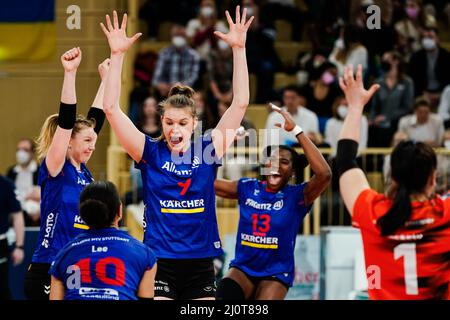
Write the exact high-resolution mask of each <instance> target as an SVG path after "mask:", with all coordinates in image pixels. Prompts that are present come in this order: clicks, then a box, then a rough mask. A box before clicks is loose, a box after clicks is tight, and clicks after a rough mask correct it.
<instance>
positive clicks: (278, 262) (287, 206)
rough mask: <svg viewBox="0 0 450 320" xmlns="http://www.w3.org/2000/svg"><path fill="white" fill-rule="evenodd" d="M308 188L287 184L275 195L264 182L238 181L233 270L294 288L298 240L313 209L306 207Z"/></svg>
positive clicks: (254, 180) (304, 184)
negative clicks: (305, 200) (295, 248)
mask: <svg viewBox="0 0 450 320" xmlns="http://www.w3.org/2000/svg"><path fill="white" fill-rule="evenodd" d="M305 186H306V183H303V184H301V185H286V186H285V187H284V188H283V189H281V190H280V191H278V192H276V193H275V192H272V191H270V190H268V189H266V183H265V182H261V181H258V180H256V179H241V180H239V182H238V197H239V198H238V199H239V210H240V217H239V227H238V233H237V239H236V252H235V258H234V260H233V261H231V263H230V267H236V268H238V269H240V270H242V271H244V272H245V273H247V274H248V275H250V276H253V277H276V278H278V279H279V280H281V281H282V282H283V283H286V284H287V285H288V286H292V282H293V280H294V270H295V265H294V247H295V240H296V237H297V232H298V230H299V228H300V225H301V223H302V221H303V218H304V217H305V215H306V214H307V213H308V212H309V210H310V209H311V206H305V202H304V194H303V191H304V188H305Z"/></svg>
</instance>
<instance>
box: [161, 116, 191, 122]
mask: <svg viewBox="0 0 450 320" xmlns="http://www.w3.org/2000/svg"><path fill="white" fill-rule="evenodd" d="M165 118H166V119H167V120H170V121H176V120H173V119H171V118H169V117H165ZM183 120H187V121H189V118H183V119H181V120H178V121H183Z"/></svg>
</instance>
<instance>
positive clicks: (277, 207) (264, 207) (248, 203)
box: [245, 198, 283, 211]
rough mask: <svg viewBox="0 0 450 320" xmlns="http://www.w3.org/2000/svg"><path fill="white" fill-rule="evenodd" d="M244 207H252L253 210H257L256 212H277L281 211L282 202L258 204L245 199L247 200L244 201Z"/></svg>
mask: <svg viewBox="0 0 450 320" xmlns="http://www.w3.org/2000/svg"><path fill="white" fill-rule="evenodd" d="M245 205H246V206H249V207H252V208H254V209H258V210H267V211H270V210H272V209H273V210H276V211H279V210H281V209H283V200H278V201H277V202H275V203H273V204H272V203H259V202H257V201H255V200H253V199H250V198H247V200H245Z"/></svg>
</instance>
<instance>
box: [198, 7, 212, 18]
mask: <svg viewBox="0 0 450 320" xmlns="http://www.w3.org/2000/svg"><path fill="white" fill-rule="evenodd" d="M200 14H201V15H202V16H203V17H205V18H211V17H212V15H213V14H214V9H213V8H212V7H210V6H204V7H202V8H201V9H200Z"/></svg>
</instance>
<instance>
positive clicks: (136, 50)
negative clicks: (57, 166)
mask: <svg viewBox="0 0 450 320" xmlns="http://www.w3.org/2000/svg"><path fill="white" fill-rule="evenodd" d="M237 4H241V5H242V6H245V7H247V8H249V9H248V10H249V11H248V12H251V14H252V15H254V16H255V17H257V19H256V20H255V23H254V24H253V25H254V26H252V29H251V30H250V31H249V35H248V40H247V52H248V64H249V72H250V92H251V99H250V100H251V101H250V103H251V104H250V106H249V108H248V112H247V115H246V121H245V122H246V123H245V124H243V125H244V126H245V127H246V129H249V130H251V129H254V130H256V131H255V132H257V137H258V138H257V140H256V144H253V145H252V146H251V147H248V145H247V147H238V148H236V149H235V150H234V152H233V154H232V155H231V156H229V157H228V158H227V159H226V160H225V161H224V165H223V166H222V168H221V169H220V171H219V175H220V176H222V177H228V178H233V179H237V178H240V177H244V176H246V177H257V176H258V165H259V163H258V161H257V159H258V155H259V154H260V153H261V150H262V147H263V145H264V138H263V130H264V129H266V128H267V125H268V123H269V121H268V119H269V117H270V109H269V108H268V103H269V102H273V103H275V104H276V105H279V106H282V105H284V100H283V92H284V89H285V88H286V87H290V86H295V87H296V88H298V92H299V99H300V100H299V101H301V104H302V105H303V106H304V107H306V108H308V109H309V110H310V111H312V112H314V114H315V115H316V117H317V120H318V128H316V129H314V128H313V129H311V130H310V132H309V133H308V134H309V135H310V137H311V138H312V139H313V141H314V142H315V144H316V145H317V146H318V147H319V148H320V150H321V151H322V153H323V154H324V155H325V156H326V158H327V160H329V162H330V164H331V165H333V158H334V155H335V146H336V141H337V133H336V131H333V130H336V129H335V128H336V126H339V121H341V122H342V119H340V116H339V113H338V112H337V110H338V109H339V108H338V107H339V106H340V105H342V104H345V101H343V100H344V99H343V98H342V93H341V92H340V89H339V88H338V86H337V76H339V75H340V74H341V72H342V66H343V65H344V64H346V63H350V62H355V63H362V64H363V67H364V71H365V83H366V84H371V83H373V82H374V81H376V80H377V79H382V78H383V75H384V73H383V72H385V70H384V69H383V61H385V60H386V53H387V54H388V55H389V54H391V55H392V51H393V50H395V51H396V52H399V53H400V54H399V55H400V58H401V60H402V62H401V72H402V76H403V77H405V78H407V79H409V80H408V81H406V83H407V84H406V85H404V86H400V87H396V88H394V89H392V88H391V89H389V88H387V89H386V90H384V91H383V93H380V94H384V95H385V96H384V98H385V100H383V101H388V102H385V103H386V104H388V105H387V106H386V105H383V104H382V103H381V102H380V100H377V99H374V101H372V102H371V103H370V105H368V106H367V107H366V108H367V109H366V111H367V112H366V117H367V121H366V127H365V129H364V130H365V133H364V136H365V139H366V140H365V144H364V145H363V149H362V150H361V153H360V157H359V158H358V159H359V161H360V165H361V166H362V168H363V169H364V171H365V172H366V174H367V176H368V178H369V180H370V184H371V186H372V187H373V188H374V189H376V190H378V191H382V190H383V189H384V185H385V183H386V179H387V177H388V172H389V166H388V165H387V161H386V159H387V158H388V157H389V154H390V151H391V147H392V146H393V145H394V144H395V143H397V142H398V141H399V140H401V139H404V138H407V137H409V138H413V139H416V140H420V139H421V138H422V137H423V139H422V140H423V141H424V142H427V143H429V144H431V145H432V146H433V147H435V148H436V151H437V153H438V155H439V156H438V161H439V163H438V183H439V185H438V192H444V191H446V190H448V189H449V182H450V177H449V171H450V170H449V169H450V129H449V127H450V53H449V52H448V51H450V2H449V1H438V0H435V1H433V0H429V1H427V0H423V1H422V0H285V1H283V0H278V1H270V0H265V1H257V0H254V1H253V0H242V1H235V0H228V1H227V0H223V1H222V0H216V1H214V0H203V1H200V0H177V1H176V0H161V1H159V0H128V1H127V0H95V1H93V0H15V1H8V2H2V3H0V97H1V100H0V132H1V134H2V140H3V141H2V143H1V151H0V173H1V174H2V175H6V173H7V172H8V170H9V169H10V168H11V167H14V166H15V165H16V149H17V143H18V142H19V141H20V140H21V139H23V138H31V139H34V138H36V136H37V135H38V134H39V130H40V128H41V126H42V123H43V122H44V120H45V119H46V117H47V116H48V115H50V114H52V113H55V112H56V110H57V106H58V105H59V98H60V91H61V80H62V75H63V71H62V68H61V63H60V59H59V57H60V55H61V54H62V53H63V52H65V51H66V50H68V49H70V48H72V47H74V46H79V47H80V48H81V49H82V50H83V61H82V63H81V67H80V69H79V71H78V79H77V98H78V106H79V112H81V113H86V111H87V110H88V108H89V107H90V103H91V102H92V100H93V97H94V95H95V92H96V90H97V87H98V84H99V76H98V71H97V66H98V64H99V63H101V62H102V61H103V60H104V59H105V58H107V57H108V56H109V47H108V43H107V42H106V40H105V37H104V35H103V33H102V31H101V29H100V26H99V23H100V22H101V21H102V19H104V17H105V14H108V13H109V14H111V12H112V10H113V9H116V10H118V12H119V14H122V13H124V12H127V13H128V15H129V24H128V34H129V35H131V34H134V33H136V32H143V36H142V37H141V39H140V40H139V43H138V44H137V45H135V46H133V47H132V49H131V50H130V51H129V53H128V54H127V56H126V61H125V66H124V72H123V79H122V92H123V93H122V96H121V107H122V108H123V110H124V111H125V112H126V113H128V115H129V116H130V118H131V119H132V120H133V121H134V122H135V124H136V125H137V126H138V128H139V129H140V130H142V131H143V132H146V133H148V134H156V135H157V134H158V132H159V131H158V130H159V123H158V119H157V118H158V114H157V106H156V101H159V100H160V99H161V98H162V97H163V96H164V92H163V90H161V89H160V87H159V84H160V82H162V81H163V79H164V77H168V75H167V74H166V73H167V72H169V71H167V70H160V68H159V64H158V59H160V58H161V56H162V54H161V53H162V52H164V49H165V48H167V47H170V46H174V45H176V44H175V43H176V41H174V38H175V37H176V36H180V35H181V36H182V37H184V38H185V40H186V45H187V46H189V47H190V48H191V49H192V50H191V51H192V52H193V55H195V59H194V60H195V61H196V62H189V63H195V64H196V65H195V66H192V68H191V70H195V72H194V73H193V74H190V75H189V76H190V77H191V79H190V80H191V81H192V84H191V85H193V86H194V88H195V89H196V90H197V91H198V92H199V94H198V95H197V96H196V103H197V107H198V111H200V112H201V120H202V126H203V129H208V128H210V127H212V126H214V124H216V123H217V121H218V119H219V118H220V115H221V114H222V113H223V112H224V109H226V107H227V103H229V101H230V95H229V90H230V80H231V71H230V63H231V56H230V55H227V53H226V50H227V48H221V45H220V44H219V43H217V41H216V40H215V39H214V38H213V37H211V33H210V32H211V30H214V29H219V30H221V28H225V29H226V24H225V23H224V14H223V13H224V12H225V10H226V9H228V10H229V9H230V8H234V6H235V5H237ZM206 6H209V7H212V8H214V10H215V12H217V19H214V22H213V23H212V24H211V25H209V26H207V27H205V28H202V26H201V24H202V23H204V20H203V19H202V17H201V15H202V14H206V15H207V13H205V11H204V10H203V11H202V7H206ZM408 7H409V8H413V7H414V8H418V9H416V11H418V13H417V12H416V14H414V10H412V9H408ZM369 8H370V9H369ZM374 8H375V9H374ZM202 12H203V13H202ZM423 27H433V28H436V29H437V30H438V32H437V37H438V38H437V45H438V46H439V48H440V50H442V52H443V56H445V57H447V58H448V59H446V60H445V59H444V60H441V59H438V60H437V61H436V63H437V64H438V67H437V69H439V70H441V72H439V74H433V73H432V72H429V73H426V74H420V73H418V72H417V68H416V67H418V66H419V64H420V63H421V60H420V57H419V55H418V54H417V53H418V52H421V50H423V48H422V46H423V41H422V40H423V39H422V37H423V35H422V34H421V28H423ZM343 29H345V30H347V32H348V33H349V32H352V34H354V37H352V39H350V40H349V41H351V44H352V46H351V48H352V49H351V50H353V51H352V52H346V53H345V54H344V55H343V54H341V53H340V51H339V50H340V49H341V44H340V41H339V39H340V38H342V33H341V32H342V30H343ZM447 50H448V51H447ZM187 63H188V62H187ZM171 68H172V69H171V70H170V72H172V73H177V72H178V73H182V72H183V70H179V69H182V68H180V67H178V69H177V66H173V67H171ZM231 70H232V69H231ZM427 77H429V78H430V79H431V78H432V79H431V80H432V81H434V82H433V83H434V85H433V88H431V87H429V86H427V83H428V80H430V79H428V78H427ZM424 79H426V80H427V81H425V80H424ZM431 80H430V81H431ZM408 84H411V85H410V86H409V87H408ZM407 90H410V91H411V92H410V93H409V94H408V95H406V98H402V99H398V96H399V95H401V94H403V92H404V91H407ZM386 97H388V98H386ZM152 98H153V99H152ZM155 99H156V100H155ZM386 99H387V100H386ZM418 99H419V100H420V99H425V100H426V101H427V102H428V104H427V107H426V108H425V109H426V110H425V111H424V112H425V115H423V117H424V121H425V123H426V126H424V128H425V129H423V128H422V129H423V131H422V129H420V130H416V129H417V128H416V127H415V124H409V123H406V120H405V121H403V122H402V117H408V115H409V114H414V112H415V111H413V105H414V103H415V101H418ZM416 116H419V115H416ZM332 124H333V125H334V126H332ZM306 126H307V124H306ZM105 127H106V129H105V130H103V132H102V134H101V135H100V136H99V139H98V141H97V145H96V152H95V155H94V156H93V157H92V158H91V160H90V162H89V167H90V169H91V172H92V173H93V175H94V178H95V179H97V180H99V179H108V180H110V181H112V182H113V183H114V184H115V185H116V186H117V187H118V189H119V191H120V193H121V196H122V197H123V202H124V203H125V204H126V206H127V207H126V208H127V210H126V214H125V218H124V221H123V227H124V228H126V229H128V230H129V232H130V233H131V234H132V235H133V236H135V237H136V238H138V239H142V214H143V204H142V195H141V192H142V189H141V188H142V185H141V184H140V182H139V181H140V177H139V176H138V172H136V170H135V169H134V167H133V164H132V161H131V159H130V158H129V157H128V156H127V155H126V153H125V152H124V151H123V149H122V148H121V147H120V145H119V144H118V141H117V140H116V138H115V136H114V135H113V134H112V133H111V130H110V128H109V124H107V123H105ZM302 127H304V128H305V125H303V124H302ZM260 138H261V139H260ZM255 159H256V160H255ZM310 176H311V172H310V170H309V167H307V168H306V169H305V172H304V174H303V178H304V179H305V180H307V179H308V178H309V177H310ZM217 215H218V224H219V229H220V234H221V239H222V242H223V245H224V248H225V252H226V254H225V256H224V257H222V258H221V259H217V261H216V267H217V276H218V278H219V277H220V276H221V275H222V274H223V272H224V271H226V269H227V266H228V262H229V261H230V260H231V259H232V257H233V254H234V244H235V237H236V230H237V223H238V210H237V203H236V202H235V201H231V200H223V199H219V198H217ZM26 221H27V226H26V246H25V247H26V253H25V254H26V256H25V260H24V262H23V263H22V264H21V265H19V266H17V267H12V266H11V269H10V284H11V289H12V293H13V297H14V298H15V299H23V298H24V294H23V277H24V274H25V270H26V267H27V265H28V263H29V262H30V259H31V255H32V252H33V250H34V246H35V241H36V239H37V233H38V230H39V228H38V226H39V220H38V217H36V216H33V217H26ZM8 239H9V241H10V243H13V242H14V234H13V232H9V233H8ZM295 256H296V261H295V262H296V277H295V284H294V287H293V288H292V289H291V290H290V291H289V293H288V297H287V298H288V299H366V298H367V294H366V291H365V289H366V288H367V281H366V278H365V272H364V270H365V267H364V258H363V251H362V241H361V237H360V234H359V231H358V230H357V229H354V228H352V227H351V222H350V218H349V216H348V214H347V213H346V209H345V208H344V205H343V203H342V200H341V198H340V196H339V192H338V186H337V180H336V179H333V182H332V183H331V184H330V186H329V188H328V190H327V191H326V192H325V193H323V194H322V196H321V197H320V199H318V200H316V202H315V203H314V206H313V208H312V210H311V213H310V215H309V216H308V217H307V218H306V220H305V222H304V224H303V226H302V228H301V230H299V234H298V238H297V243H296V253H295Z"/></svg>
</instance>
